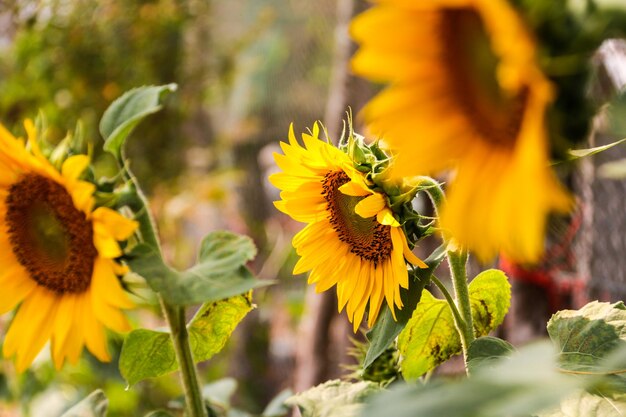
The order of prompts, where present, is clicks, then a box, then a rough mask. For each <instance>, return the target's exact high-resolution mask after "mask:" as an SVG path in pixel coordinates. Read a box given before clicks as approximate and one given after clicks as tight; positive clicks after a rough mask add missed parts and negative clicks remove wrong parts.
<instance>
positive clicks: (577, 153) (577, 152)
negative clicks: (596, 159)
mask: <svg viewBox="0 0 626 417" xmlns="http://www.w3.org/2000/svg"><path fill="white" fill-rule="evenodd" d="M625 141H626V138H623V139H620V140H616V141H615V142H612V143H609V144H607V145H602V146H596V147H594V148H587V149H570V150H569V151H568V154H569V159H570V161H573V160H575V159H580V158H585V157H587V156H591V155H595V154H597V153H600V152H604V151H606V150H607V149H611V148H612V147H614V146H617V145H619V144H620V143H622V142H625Z"/></svg>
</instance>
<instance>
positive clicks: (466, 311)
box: [448, 250, 476, 364]
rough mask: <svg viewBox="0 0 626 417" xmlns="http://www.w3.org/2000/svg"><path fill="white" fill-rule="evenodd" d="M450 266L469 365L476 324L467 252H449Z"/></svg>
mask: <svg viewBox="0 0 626 417" xmlns="http://www.w3.org/2000/svg"><path fill="white" fill-rule="evenodd" d="M448 264H449V265H450V275H451V277H452V285H453V287H454V293H455V295H456V301H457V303H458V305H459V309H460V312H461V315H462V316H463V319H464V321H465V325H464V326H463V327H462V328H461V329H460V335H461V345H462V346H463V357H464V358H465V363H466V364H467V349H468V348H469V345H470V344H471V343H472V342H473V341H474V339H475V338H476V336H475V335H474V323H473V319H472V306H471V304H470V298H469V286H468V285H467V272H466V269H465V265H466V264H467V252H466V251H464V250H458V251H455V250H449V251H448Z"/></svg>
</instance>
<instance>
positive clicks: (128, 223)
mask: <svg viewBox="0 0 626 417" xmlns="http://www.w3.org/2000/svg"><path fill="white" fill-rule="evenodd" d="M92 218H93V220H94V228H95V227H96V226H99V225H102V226H103V228H102V229H100V230H103V231H104V230H107V231H108V232H109V233H110V234H111V236H113V238H115V239H116V240H125V239H128V238H129V237H130V236H132V234H133V233H134V232H135V230H137V228H138V227H139V223H137V222H136V221H135V220H130V219H127V218H126V217H124V216H122V215H121V214H120V213H118V212H117V211H115V210H111V209H110V208H108V207H98V208H97V209H95V210H94V212H93V213H92Z"/></svg>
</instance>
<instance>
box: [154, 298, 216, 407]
mask: <svg viewBox="0 0 626 417" xmlns="http://www.w3.org/2000/svg"><path fill="white" fill-rule="evenodd" d="M159 300H160V301H161V308H162V310H163V313H164V314H165V317H166V319H167V323H168V324H169V327H170V335H171V337H172V342H173V343H174V351H175V352H176V359H177V360H178V365H179V366H180V379H181V381H182V383H183V388H184V391H185V402H186V404H187V413H188V414H189V417H207V412H206V407H205V406H204V401H203V399H202V395H201V393H200V385H199V384H198V376H197V372H196V365H195V362H194V360H193V354H192V353H191V347H190V345H189V334H188V333H187V325H186V323H185V309H184V307H178V306H173V305H169V304H168V303H167V302H165V300H163V297H161V296H160V295H159Z"/></svg>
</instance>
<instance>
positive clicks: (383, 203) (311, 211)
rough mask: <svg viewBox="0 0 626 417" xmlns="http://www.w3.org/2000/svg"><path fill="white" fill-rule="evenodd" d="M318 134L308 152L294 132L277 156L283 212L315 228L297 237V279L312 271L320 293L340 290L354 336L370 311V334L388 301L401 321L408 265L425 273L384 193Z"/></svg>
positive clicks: (308, 139)
mask: <svg viewBox="0 0 626 417" xmlns="http://www.w3.org/2000/svg"><path fill="white" fill-rule="evenodd" d="M318 134H319V128H318V127H317V125H315V127H314V129H313V132H312V135H309V134H303V135H302V139H303V142H304V145H305V147H302V146H300V144H298V142H297V140H296V138H295V135H294V133H293V126H292V127H291V129H290V132H289V143H284V142H281V144H280V145H281V148H282V150H283V152H284V155H281V154H274V158H275V160H276V163H277V164H278V166H279V167H280V168H281V169H282V171H283V172H280V173H277V174H273V175H272V176H270V181H271V183H272V184H273V185H275V186H276V187H277V188H279V189H280V190H282V191H281V193H280V196H281V200H280V201H277V202H275V203H274V204H275V205H276V207H277V208H278V209H279V210H280V211H282V212H283V213H286V214H288V215H289V216H291V217H292V218H293V219H294V220H297V221H300V222H304V223H308V224H307V226H306V227H304V229H302V230H301V231H300V232H299V233H298V234H297V235H296V236H294V238H293V245H294V247H295V248H296V252H297V253H298V255H300V259H299V261H298V263H297V264H296V266H295V268H294V271H293V273H294V274H301V273H304V272H306V271H311V272H310V275H309V279H308V282H309V284H315V289H316V291H317V292H323V291H326V290H329V289H330V288H331V287H333V286H335V285H336V287H337V297H338V300H339V305H338V309H339V312H341V311H342V310H343V308H344V307H345V308H346V311H347V314H348V319H349V320H350V322H352V323H353V326H354V331H355V332H356V330H357V329H358V328H359V326H360V324H361V321H362V320H363V316H364V314H365V310H366V308H367V306H368V304H369V315H368V325H369V326H370V327H371V326H372V325H373V324H374V322H375V321H376V318H377V317H378V313H379V312H380V308H381V306H382V304H383V300H386V301H387V305H388V306H389V308H390V309H391V312H392V314H393V317H394V318H395V308H398V309H401V308H402V307H403V303H402V300H401V299H400V288H407V287H408V284H409V280H408V272H407V267H406V264H405V258H406V259H407V260H408V261H409V262H411V263H412V264H413V265H416V266H419V267H426V265H425V264H424V262H422V261H421V260H420V259H419V258H417V257H416V256H415V255H414V254H413V253H412V252H411V250H410V249H409V246H408V243H407V239H406V236H405V234H404V232H403V230H402V227H401V225H400V223H398V221H397V220H396V219H395V218H394V216H393V213H392V211H391V210H390V209H389V207H388V203H387V199H386V197H385V195H384V194H382V193H379V192H376V191H373V190H372V189H371V188H370V186H369V185H368V183H367V181H366V178H365V176H364V174H363V173H361V172H360V171H358V170H356V169H355V168H354V164H353V162H352V160H351V159H350V157H349V156H348V155H347V154H346V153H344V152H343V151H341V150H339V149H337V148H335V147H334V146H332V145H330V144H329V143H327V142H324V141H322V140H320V139H319V138H318Z"/></svg>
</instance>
